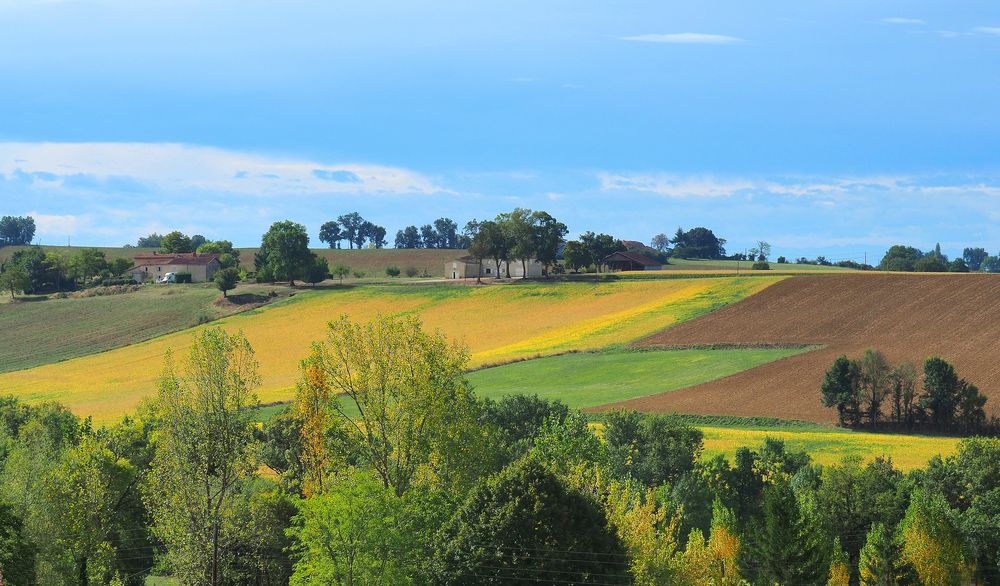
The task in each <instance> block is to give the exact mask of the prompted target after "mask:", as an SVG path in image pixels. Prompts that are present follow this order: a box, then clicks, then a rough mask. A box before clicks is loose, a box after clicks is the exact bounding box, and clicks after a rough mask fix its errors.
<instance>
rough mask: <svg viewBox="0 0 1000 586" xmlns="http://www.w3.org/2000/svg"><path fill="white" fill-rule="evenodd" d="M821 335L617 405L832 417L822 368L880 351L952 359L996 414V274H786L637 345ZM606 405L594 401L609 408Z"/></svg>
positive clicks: (999, 348) (780, 340)
mask: <svg viewBox="0 0 1000 586" xmlns="http://www.w3.org/2000/svg"><path fill="white" fill-rule="evenodd" d="M692 344H698V345H701V344H740V345H743V344H746V345H755V344H768V345H774V344H789V345H791V344H822V345H823V348H821V349H819V350H815V351H812V352H807V353H804V354H798V355H796V356H792V357H789V358H784V359H782V360H778V361H776V362H771V363H769V364H765V365H763V366H759V367H757V368H753V369H751V370H747V371H744V372H741V373H738V374H735V375H732V376H729V377H726V378H723V379H718V380H715V381H712V382H709V383H705V384H702V385H698V386H695V387H690V388H687V389H683V390H679V391H673V392H670V393H664V394H661V395H654V396H651V397H645V398H642V399H635V400H632V401H627V402H624V403H618V404H615V405H613V406H614V407H627V408H633V409H640V410H644V411H661V412H671V411H676V412H680V413H700V414H718V415H742V416H771V417H782V418H792V419H804V420H811V421H818V422H830V421H833V420H834V419H835V412H834V411H833V410H832V409H826V408H824V407H823V406H822V405H821V404H820V398H819V387H820V384H821V383H822V380H823V373H824V372H825V371H826V369H827V368H829V367H830V364H831V363H832V362H833V360H834V359H835V358H836V357H837V356H839V355H841V354H846V355H848V356H851V357H854V356H860V355H861V354H862V353H863V352H864V351H865V349H866V348H876V349H879V350H881V351H883V352H884V353H885V354H886V355H887V356H888V358H889V359H890V360H892V361H893V362H897V361H901V360H910V361H912V362H913V363H914V364H916V365H917V366H918V368H919V366H920V364H921V363H922V361H923V359H924V358H926V357H927V356H932V355H939V356H942V357H944V358H945V359H946V360H948V361H950V362H952V363H953V364H955V366H956V368H957V370H958V373H959V375H960V376H962V377H963V378H965V379H967V380H969V381H971V382H973V383H975V384H976V385H978V386H979V388H980V390H982V391H983V393H984V394H986V395H988V396H989V397H990V400H989V402H988V403H987V412H988V413H992V414H997V413H1000V275H980V274H966V275H926V276H925V275H885V274H879V275H872V274H859V275H830V276H803V277H793V278H790V279H785V280H783V281H781V282H778V283H775V284H774V285H771V286H770V287H768V288H766V289H764V290H763V291H761V292H760V293H757V294H756V295H752V296H750V297H748V298H746V299H744V300H743V301H741V302H739V303H736V304H734V305H731V306H729V307H725V308H723V309H720V310H718V311H716V312H714V313H710V314H708V315H706V316H704V317H702V318H699V319H696V320H693V321H690V322H687V323H683V324H680V325H678V326H675V327H672V328H670V329H667V330H664V331H663V332H660V333H658V334H656V335H654V336H652V337H649V338H646V339H644V340H642V341H640V342H638V343H637V345H641V346H683V345H692ZM606 408H607V407H602V408H600V409H606Z"/></svg>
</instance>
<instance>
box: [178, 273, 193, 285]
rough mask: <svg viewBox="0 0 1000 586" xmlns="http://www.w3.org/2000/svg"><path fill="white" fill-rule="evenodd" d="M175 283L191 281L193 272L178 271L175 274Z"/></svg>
mask: <svg viewBox="0 0 1000 586" xmlns="http://www.w3.org/2000/svg"><path fill="white" fill-rule="evenodd" d="M174 282H175V283H190V282H191V273H177V274H175V275H174Z"/></svg>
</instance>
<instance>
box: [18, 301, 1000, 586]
mask: <svg viewBox="0 0 1000 586" xmlns="http://www.w3.org/2000/svg"><path fill="white" fill-rule="evenodd" d="M372 348H378V351H377V352H373V351H371V349H372ZM468 361H469V354H468V350H467V349H466V348H464V347H462V346H460V345H456V344H455V343H453V342H450V341H448V340H446V339H445V338H443V337H442V336H441V335H439V334H436V333H430V332H427V331H425V330H424V329H423V328H422V326H421V324H420V322H419V321H418V320H417V319H416V318H414V317H406V318H391V317H380V318H376V319H375V320H373V321H371V322H367V323H356V322H352V321H350V320H348V319H347V318H341V319H338V320H335V321H333V322H331V323H330V324H329V326H328V329H327V334H326V337H325V338H324V339H322V340H318V341H317V342H316V343H315V344H313V346H312V347H311V349H310V350H309V351H308V353H307V355H306V356H305V357H304V358H303V360H302V362H301V366H300V375H299V379H298V382H297V385H296V391H295V398H294V401H293V403H292V404H291V406H289V407H288V408H287V409H286V410H285V411H283V412H281V413H280V414H277V415H275V416H273V417H271V418H269V419H267V421H266V422H265V423H263V424H262V425H258V424H257V423H256V422H255V419H256V416H257V413H258V411H257V409H258V407H259V402H258V399H257V397H256V396H255V390H256V388H257V387H258V386H259V384H260V381H261V378H260V372H259V366H258V364H257V361H256V358H255V356H254V352H253V348H252V347H251V345H250V344H249V343H248V342H247V340H246V338H245V337H244V336H243V335H242V334H239V333H235V334H231V333H227V332H226V331H224V330H223V329H221V328H208V329H205V330H202V331H200V332H198V333H197V334H196V335H195V338H194V343H193V345H192V346H191V348H190V350H189V351H187V352H186V353H185V354H183V355H177V356H175V355H168V356H166V357H165V361H164V368H163V371H162V374H161V376H160V378H159V381H158V391H157V394H156V396H155V397H154V398H152V399H151V400H149V401H147V402H145V403H143V404H142V405H141V406H140V408H139V409H138V411H137V412H136V413H135V414H134V415H133V416H129V417H126V418H124V419H123V420H122V421H121V422H119V423H116V424H114V425H111V426H108V427H101V428H97V429H95V428H94V426H93V425H92V424H91V422H90V421H89V420H82V421H81V420H80V419H78V418H77V417H75V416H74V415H72V414H71V413H70V412H69V411H67V410H66V409H65V408H62V407H60V406H58V405H55V404H43V405H38V406H27V405H24V404H21V403H19V402H18V401H16V400H14V399H9V398H8V399H2V400H0V422H2V425H0V447H2V448H3V449H0V567H2V569H3V575H4V579H5V580H7V581H8V582H10V583H13V584H35V583H39V584H136V585H137V584H141V583H143V581H144V580H145V577H146V575H148V574H149V573H150V572H153V571H156V572H158V573H166V574H169V575H171V576H173V577H174V578H176V579H178V580H179V581H180V582H181V583H182V584H199V585H201V584H209V585H213V586H214V585H220V584H259V585H272V584H295V585H316V586H319V585H324V586H326V585H331V584H333V585H346V584H378V583H381V584H414V585H422V584H435V585H436V584H440V585H459V584H463V585H464V584H487V585H488V584H497V585H499V584H511V583H536V582H538V581H541V582H543V583H573V584H638V585H649V586H653V585H662V584H677V585H691V586H694V585H702V584H709V583H713V584H717V585H733V586H736V585H740V584H746V583H752V584H776V583H778V584H816V585H821V584H834V585H843V586H847V585H849V584H859V583H860V584H865V585H882V584H926V585H935V586H937V585H952V584H954V585H956V586H957V585H959V584H967V583H992V582H994V581H995V580H996V579H997V577H998V576H1000V565H998V557H1000V534H998V533H997V531H996V530H995V529H996V527H997V526H998V523H1000V499H998V498H996V496H997V495H998V494H1000V440H997V439H989V438H972V439H966V440H963V441H962V442H961V443H960V444H959V447H958V450H957V453H956V454H954V455H952V456H949V457H947V458H941V457H936V458H934V459H932V460H931V461H930V462H929V463H928V465H927V466H926V467H925V468H923V469H920V470H915V471H913V472H910V473H909V474H904V473H903V472H901V471H899V470H898V469H896V468H895V467H894V466H893V464H892V461H891V460H889V459H886V458H876V459H875V460H873V461H870V462H868V463H863V462H862V461H861V460H860V459H858V458H856V457H853V458H851V457H849V458H846V459H845V460H844V461H843V462H842V463H840V464H838V465H831V466H820V465H817V464H815V463H814V462H812V460H811V458H810V457H809V455H808V454H806V453H804V452H797V451H793V450H789V449H788V448H787V447H786V446H785V445H784V444H783V443H782V442H781V441H779V440H773V439H768V440H765V441H764V443H763V444H762V445H760V446H758V447H755V448H740V449H739V450H737V451H736V453H735V455H734V457H733V458H732V459H726V458H724V457H722V456H716V457H712V458H706V457H704V456H703V450H704V441H703V436H702V433H701V431H699V430H698V429H696V428H693V427H690V426H689V425H687V424H685V423H684V422H683V420H681V419H680V418H678V417H676V416H666V415H641V414H638V413H635V412H628V411H617V412H611V413H607V414H605V415H604V417H603V421H602V423H601V426H602V430H601V433H599V434H598V433H595V432H594V430H593V429H591V422H590V421H589V420H588V419H587V418H586V417H584V415H583V414H581V413H579V412H576V411H574V410H572V409H569V408H567V407H566V406H565V405H563V404H562V403H559V402H558V401H548V400H542V399H539V398H537V397H533V396H524V395H513V396H508V397H504V398H503V399H500V400H497V401H493V400H486V399H482V398H479V397H477V396H476V395H475V394H473V392H472V389H471V388H470V387H469V385H468V383H467V382H466V380H465V378H464V375H463V373H464V372H465V371H466V369H467V367H468ZM261 470H263V471H264V472H263V473H261Z"/></svg>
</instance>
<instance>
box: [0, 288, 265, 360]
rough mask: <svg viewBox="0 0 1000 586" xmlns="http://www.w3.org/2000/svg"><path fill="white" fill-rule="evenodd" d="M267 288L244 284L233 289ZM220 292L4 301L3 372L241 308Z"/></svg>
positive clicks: (0, 311) (0, 308)
mask: <svg viewBox="0 0 1000 586" xmlns="http://www.w3.org/2000/svg"><path fill="white" fill-rule="evenodd" d="M263 289H264V288H263V287H254V286H241V287H239V288H238V289H236V290H234V291H232V292H231V294H233V295H244V294H248V293H255V292H256V293H258V294H259V293H263ZM269 289H270V288H268V290H269ZM278 289H281V287H278ZM219 297H220V293H219V290H218V289H216V288H215V286H214V285H170V286H149V287H144V288H143V289H141V290H140V291H138V292H135V293H129V294H125V295H109V296H106V297H88V298H85V299H70V298H67V299H38V300H35V301H30V302H28V301H23V302H17V303H3V304H0V331H3V332H4V343H3V344H2V345H0V373H2V372H9V371H14V370H21V369H25V368H31V367H34V366H39V365H42V364H48V363H52V362H59V361H63V360H68V359H71V358H76V357H78V356H84V355H87V354H94V353H96V352H104V351H106V350H111V349H113V348H120V347H122V346H127V345H129V344H135V343H137V342H142V341H144V340H149V339H151V338H155V337H157V336H162V335H164V334H168V333H170V332H175V331H178V330H182V329H185V328H189V327H192V326H195V325H197V324H198V323H200V322H205V321H209V320H214V319H217V318H220V317H223V316H225V315H230V314H232V313H234V312H236V311H239V310H240V309H241V308H240V306H238V305H235V304H230V303H226V304H218V305H217V304H215V303H214V302H215V301H216V300H217V299H218V298H219Z"/></svg>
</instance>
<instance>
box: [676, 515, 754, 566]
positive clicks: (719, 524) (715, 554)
mask: <svg viewBox="0 0 1000 586" xmlns="http://www.w3.org/2000/svg"><path fill="white" fill-rule="evenodd" d="M734 525H735V519H734V518H733V515H732V513H730V512H729V510H728V509H726V508H725V507H723V506H722V503H721V502H719V501H718V500H716V501H715V504H714V505H713V507H712V528H711V532H710V533H709V537H708V541H705V536H704V534H702V532H701V531H700V530H698V529H694V530H692V531H691V536H690V537H689V538H688V542H687V547H686V548H685V549H684V553H682V554H680V556H679V560H678V561H679V563H678V569H677V579H676V582H675V583H676V584H678V585H690V586H698V585H700V584H713V585H715V586H738V585H739V584H743V578H742V576H741V575H740V570H739V565H738V562H739V557H740V549H741V543H740V538H739V536H738V535H736V534H735V533H734V532H733V526H734Z"/></svg>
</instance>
